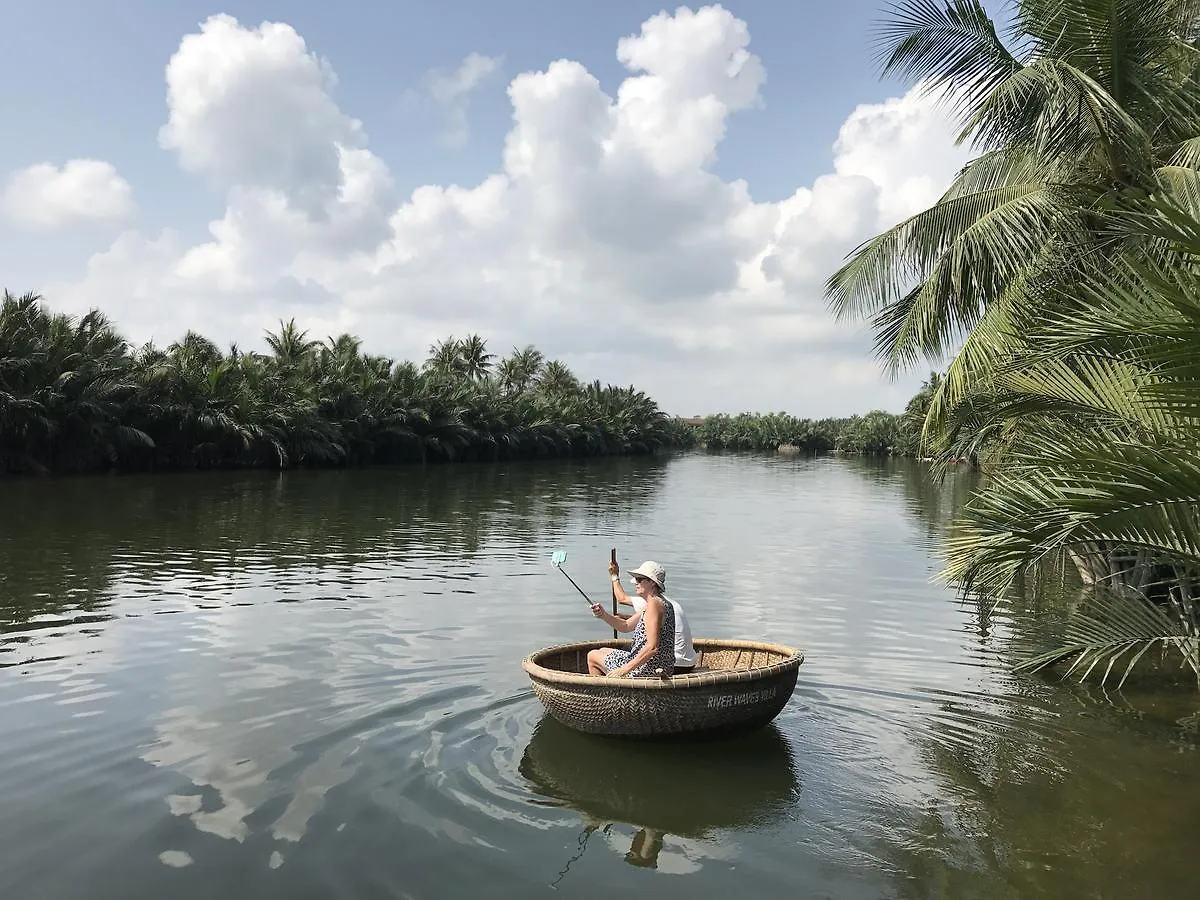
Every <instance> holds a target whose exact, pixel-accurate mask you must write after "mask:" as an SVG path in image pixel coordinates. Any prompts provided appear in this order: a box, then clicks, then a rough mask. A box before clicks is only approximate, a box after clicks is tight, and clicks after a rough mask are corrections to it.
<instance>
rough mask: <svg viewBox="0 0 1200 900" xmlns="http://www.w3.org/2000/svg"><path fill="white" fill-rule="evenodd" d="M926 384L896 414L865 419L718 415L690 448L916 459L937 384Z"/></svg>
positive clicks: (876, 413)
mask: <svg viewBox="0 0 1200 900" xmlns="http://www.w3.org/2000/svg"><path fill="white" fill-rule="evenodd" d="M940 380H941V375H940V374H939V373H938V372H931V373H930V376H929V379H928V380H927V381H926V382H925V383H924V384H923V385H922V386H921V389H920V390H919V391H918V392H917V393H916V394H915V395H914V396H913V398H912V399H911V400H909V402H908V405H907V406H906V407H905V409H904V411H903V412H902V413H900V414H896V413H890V412H887V411H885V410H880V409H875V410H871V411H870V412H868V413H866V414H865V415H855V416H843V417H829V418H823V419H808V418H797V417H796V416H793V415H789V414H788V413H785V412H774V413H766V414H759V413H739V414H738V415H728V414H723V413H722V414H718V415H713V416H708V417H706V418H705V419H704V420H703V422H701V423H700V424H699V425H698V426H697V427H696V430H695V431H694V433H693V438H694V443H695V444H696V445H698V446H700V447H703V448H706V449H709V450H750V451H760V452H762V451H766V452H770V451H775V452H794V453H802V454H805V455H808V456H817V455H822V454H826V453H837V454H854V455H859V456H899V457H914V456H918V455H919V454H920V453H921V428H922V426H923V424H924V421H925V411H926V410H927V409H928V407H929V404H930V402H931V401H932V398H933V394H934V393H935V392H936V390H937V386H938V384H940Z"/></svg>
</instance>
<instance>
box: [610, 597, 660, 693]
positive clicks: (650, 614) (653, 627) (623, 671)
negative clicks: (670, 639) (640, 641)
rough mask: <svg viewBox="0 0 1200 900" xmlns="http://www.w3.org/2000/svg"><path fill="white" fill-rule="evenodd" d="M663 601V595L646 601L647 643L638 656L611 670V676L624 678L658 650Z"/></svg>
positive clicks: (644, 614) (643, 612)
mask: <svg viewBox="0 0 1200 900" xmlns="http://www.w3.org/2000/svg"><path fill="white" fill-rule="evenodd" d="M662 602H663V600H662V598H661V597H651V598H649V599H648V600H647V601H646V608H645V609H644V610H642V615H643V616H645V617H646V644H645V646H643V647H642V649H641V652H640V653H638V655H637V656H635V657H634V658H633V659H631V660H630V661H629V662H627V663H625V665H623V666H621V667H620V668H617V669H613V670H612V671H611V672H609V673H608V674H609V675H610V676H612V677H613V678H623V677H625V676H626V675H628V674H629V673H630V672H632V671H633V670H634V669H636V668H637V667H638V666H640V665H642V663H644V662H646V661H647V660H648V659H650V658H651V657H653V656H654V654H655V653H657V652H658V630H659V628H661V627H662V606H661V604H662Z"/></svg>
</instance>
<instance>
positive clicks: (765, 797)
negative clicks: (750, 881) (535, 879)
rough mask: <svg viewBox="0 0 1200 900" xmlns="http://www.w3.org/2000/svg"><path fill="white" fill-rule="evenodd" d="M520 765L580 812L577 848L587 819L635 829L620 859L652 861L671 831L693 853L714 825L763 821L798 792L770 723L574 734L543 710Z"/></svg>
mask: <svg viewBox="0 0 1200 900" xmlns="http://www.w3.org/2000/svg"><path fill="white" fill-rule="evenodd" d="M519 772H520V774H521V775H522V776H523V777H524V778H525V779H527V780H528V782H529V784H530V786H531V787H532V789H533V790H534V791H535V792H536V793H537V794H538V795H541V796H544V797H546V798H547V800H548V802H552V803H554V804H555V805H559V804H561V805H564V806H567V807H570V808H571V809H574V810H576V811H577V812H579V813H580V815H581V817H582V819H583V822H584V830H583V833H582V836H581V849H582V846H583V842H584V840H585V839H586V838H587V837H588V836H589V835H590V834H591V833H592V832H594V831H595V830H596V829H598V828H600V829H604V830H605V834H607V835H611V826H612V825H613V824H614V823H625V824H628V825H630V826H633V827H634V828H636V829H637V830H636V832H635V834H634V836H633V838H632V840H631V841H630V842H629V844H628V850H627V851H626V852H625V854H624V859H625V861H626V862H628V863H630V864H631V865H635V866H640V867H649V868H659V857H660V855H661V854H662V852H663V848H664V845H665V844H667V843H668V838H669V837H670V836H671V835H675V836H677V837H679V838H691V839H693V840H692V841H689V842H687V843H686V844H684V843H681V845H680V846H682V847H686V848H687V849H688V850H689V851H690V852H687V853H685V854H684V856H687V857H691V858H692V859H693V860H694V858H695V857H696V856H697V855H700V854H703V853H704V852H705V849H706V848H705V846H704V844H703V843H702V841H703V840H704V839H708V838H711V837H712V835H713V833H714V832H715V831H717V830H750V829H755V828H763V827H769V826H770V824H771V823H772V822H773V821H777V820H779V819H782V818H785V817H786V816H787V814H788V812H789V811H790V810H791V808H792V807H793V806H794V805H795V803H796V802H797V800H798V798H799V795H800V783H799V779H798V777H797V773H796V771H795V766H794V764H793V761H792V748H791V746H790V745H789V744H788V741H787V739H786V738H785V737H784V736H783V735H782V734H781V733H780V732H779V731H778V729H777V728H776V727H775V726H774V725H771V726H768V727H767V728H764V729H761V730H758V731H756V732H753V733H750V734H746V735H740V736H736V737H728V738H722V739H716V740H707V741H701V742H693V743H689V744H682V745H677V746H675V747H674V748H671V749H664V748H663V747H661V746H655V745H653V744H646V743H641V742H628V741H621V740H611V739H603V738H595V737H592V736H590V735H583V734H580V733H578V732H575V731H572V730H571V729H569V728H567V727H565V726H563V725H561V724H560V723H558V722H556V721H555V720H554V719H552V718H550V717H549V716H545V717H543V718H542V719H541V720H540V721H539V722H538V724H537V725H536V726H535V727H534V730H533V736H532V738H531V739H530V741H529V744H528V746H526V748H525V752H524V754H523V755H522V757H521V764H520V767H519ZM663 868H668V869H671V868H673V869H674V870H675V871H677V872H678V871H681V869H680V866H679V865H678V864H675V865H674V866H664V867H663ZM695 868H699V866H698V865H692V866H688V867H687V871H691V870H693V869H695ZM565 871H566V870H565V869H564V872H563V873H561V874H565Z"/></svg>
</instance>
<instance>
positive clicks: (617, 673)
mask: <svg viewBox="0 0 1200 900" xmlns="http://www.w3.org/2000/svg"><path fill="white" fill-rule="evenodd" d="M628 674H629V668H628V667H627V666H621V667H620V668H619V669H613V670H612V671H611V672H609V673H608V677H609V678H624V677H625V676H626V675H628Z"/></svg>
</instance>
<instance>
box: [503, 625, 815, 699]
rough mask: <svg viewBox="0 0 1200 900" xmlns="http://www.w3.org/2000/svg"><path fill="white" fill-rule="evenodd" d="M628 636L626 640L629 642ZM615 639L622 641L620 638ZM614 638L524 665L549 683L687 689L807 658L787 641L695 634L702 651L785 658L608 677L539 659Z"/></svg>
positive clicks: (540, 654)
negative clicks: (731, 666)
mask: <svg viewBox="0 0 1200 900" xmlns="http://www.w3.org/2000/svg"><path fill="white" fill-rule="evenodd" d="M628 641H629V639H628V638H626V639H625V642H626V643H628ZM615 643H620V641H617V642H615ZM613 644H614V641H611V640H608V641H604V640H598V641H572V642H570V643H567V644H555V645H554V646H551V647H543V648H541V649H540V650H535V651H533V652H532V653H530V654H529V655H528V656H526V657H525V659H523V660H522V661H521V668H522V669H524V670H525V672H526V673H528V675H529V676H530V677H531V678H536V679H537V680H539V681H541V682H544V683H547V684H559V685H564V686H565V685H571V686H578V687H584V686H591V687H595V688H606V689H612V688H622V689H629V690H642V691H663V690H685V689H687V688H699V687H708V686H711V685H717V684H736V683H741V684H745V683H747V682H752V681H758V680H760V679H764V678H770V677H772V676H774V675H779V674H782V673H784V672H786V671H788V670H789V669H796V668H799V666H800V665H801V664H802V663H803V662H804V651H803V650H800V649H797V648H795V647H789V646H787V645H786V644H776V643H772V642H770V641H748V640H735V639H729V638H695V639H693V641H692V644H693V646H695V647H696V648H697V650H700V651H707V650H709V649H710V648H711V649H713V650H756V651H766V652H769V653H778V654H780V655H781V656H783V657H784V658H783V659H781V660H778V661H776V662H772V663H768V664H767V665H765V666H754V667H752V668H749V669H715V670H706V671H703V672H688V673H685V674H682V675H671V676H669V677H666V678H655V677H639V678H608V677H605V676H601V675H584V674H580V673H577V672H564V671H562V670H560V669H550V668H547V667H546V666H543V665H541V664H540V663H538V662H537V660H538V659H540V658H544V657H546V656H548V655H550V654H554V653H569V652H573V651H574V652H578V651H583V652H585V653H586V652H587V651H588V650H595V649H598V648H600V647H611V646H613Z"/></svg>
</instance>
